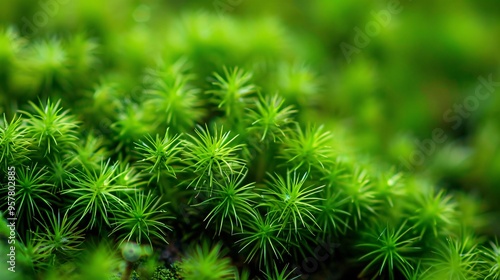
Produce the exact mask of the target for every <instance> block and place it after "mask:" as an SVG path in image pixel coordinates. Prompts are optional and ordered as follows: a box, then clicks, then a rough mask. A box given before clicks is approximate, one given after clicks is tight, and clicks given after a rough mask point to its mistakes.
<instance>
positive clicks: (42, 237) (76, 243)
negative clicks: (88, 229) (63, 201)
mask: <svg viewBox="0 0 500 280" xmlns="http://www.w3.org/2000/svg"><path fill="white" fill-rule="evenodd" d="M46 214H47V216H48V218H47V219H45V218H44V219H42V220H41V221H38V222H39V224H40V225H41V230H40V231H39V232H36V233H35V238H36V240H37V241H39V242H40V243H41V248H43V250H47V252H48V254H50V255H52V256H56V257H58V256H64V257H73V256H74V254H75V253H77V252H78V251H80V250H81V249H82V248H81V245H82V243H83V240H84V234H83V232H84V230H83V229H80V228H79V227H78V226H79V225H78V221H76V219H75V218H72V217H69V216H68V213H67V212H66V213H65V214H64V216H62V217H61V213H60V212H57V216H56V214H55V213H54V212H51V213H49V212H46ZM51 214H52V215H51Z"/></svg>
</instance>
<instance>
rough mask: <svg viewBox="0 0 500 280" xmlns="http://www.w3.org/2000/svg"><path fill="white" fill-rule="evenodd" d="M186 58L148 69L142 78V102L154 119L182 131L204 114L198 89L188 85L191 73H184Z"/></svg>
mask: <svg viewBox="0 0 500 280" xmlns="http://www.w3.org/2000/svg"><path fill="white" fill-rule="evenodd" d="M188 68H189V67H188V66H187V61H186V60H185V59H180V60H178V61H177V62H176V63H174V65H172V66H170V67H167V66H166V65H162V64H160V66H159V67H158V69H151V70H148V72H147V75H146V76H145V78H144V81H145V90H144V94H145V96H144V98H145V100H144V104H145V107H146V108H147V111H150V112H153V113H154V114H153V115H150V116H149V117H150V118H153V119H154V120H155V122H158V123H163V124H166V125H167V126H170V127H175V128H176V130H177V131H184V130H187V129H189V128H191V127H193V126H194V125H195V124H196V123H198V122H199V121H200V120H201V119H202V118H203V117H204V116H205V109H204V107H203V105H204V102H203V99H202V98H201V97H200V90H199V89H198V88H196V87H194V86H193V85H191V80H192V79H193V75H192V74H186V73H185V72H186V69H188Z"/></svg>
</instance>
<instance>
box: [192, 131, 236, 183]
mask: <svg viewBox="0 0 500 280" xmlns="http://www.w3.org/2000/svg"><path fill="white" fill-rule="evenodd" d="M195 134H196V135H197V137H196V136H193V135H191V134H188V136H189V138H191V139H186V140H185V141H184V150H183V156H184V159H185V162H186V165H187V167H186V168H185V169H184V171H188V172H192V173H193V174H194V178H193V180H192V181H191V182H190V183H189V185H188V186H191V185H194V189H195V190H196V189H197V188H199V187H202V188H203V186H204V185H205V186H207V187H208V189H209V190H210V191H212V188H213V185H214V182H215V181H216V179H217V178H221V177H223V176H224V174H225V173H227V172H229V173H233V172H239V171H240V170H242V168H243V167H244V165H245V161H244V160H242V159H241V158H240V157H239V155H238V153H239V152H240V151H241V150H242V148H243V147H244V144H236V145H233V144H232V143H231V142H233V141H234V140H235V139H236V137H237V136H234V137H233V138H230V132H229V131H227V132H224V128H223V127H221V128H220V131H219V130H218V129H217V126H214V129H213V132H210V131H209V129H208V126H205V129H203V127H201V126H198V127H197V128H195Z"/></svg>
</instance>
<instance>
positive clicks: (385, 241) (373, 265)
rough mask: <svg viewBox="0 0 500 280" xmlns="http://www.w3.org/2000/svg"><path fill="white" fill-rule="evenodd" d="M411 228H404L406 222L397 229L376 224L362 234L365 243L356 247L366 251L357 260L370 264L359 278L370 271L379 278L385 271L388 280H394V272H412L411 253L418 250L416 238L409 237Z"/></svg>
mask: <svg viewBox="0 0 500 280" xmlns="http://www.w3.org/2000/svg"><path fill="white" fill-rule="evenodd" d="M410 231H411V228H409V227H406V221H405V222H403V223H402V224H401V226H399V228H397V227H394V226H392V225H389V224H387V225H382V224H376V225H375V226H374V227H373V228H371V229H368V230H367V231H365V232H364V234H365V236H363V237H362V240H363V241H364V242H365V243H361V244H359V245H357V246H358V247H361V248H364V250H366V251H367V253H366V254H365V255H363V256H362V257H360V258H359V260H360V261H366V260H370V263H368V265H367V266H366V267H365V268H364V269H363V271H361V273H360V274H359V277H363V276H365V275H366V274H367V273H368V272H369V271H370V270H376V271H377V275H378V276H381V275H382V272H383V271H387V274H388V275H389V278H390V279H394V270H395V269H398V270H399V271H401V272H403V273H409V272H410V271H412V270H414V267H413V265H412V261H413V259H414V257H412V256H411V253H413V252H416V251H418V250H420V248H419V247H416V246H415V245H416V243H417V241H418V240H419V237H418V236H412V235H411V232H410Z"/></svg>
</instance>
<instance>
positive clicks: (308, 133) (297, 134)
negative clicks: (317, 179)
mask: <svg viewBox="0 0 500 280" xmlns="http://www.w3.org/2000/svg"><path fill="white" fill-rule="evenodd" d="M323 129H324V127H323V126H319V127H316V126H314V125H307V126H306V127H305V128H304V129H303V128H302V127H301V126H300V125H299V124H298V123H296V126H295V128H294V129H290V131H288V133H287V134H288V135H287V137H285V138H283V139H282V140H281V142H282V143H283V144H282V148H281V150H280V155H279V157H280V158H281V159H283V160H284V161H285V163H284V164H283V165H286V166H293V169H294V170H300V171H302V172H308V173H311V174H316V173H317V172H318V173H319V172H322V170H323V169H324V168H325V165H326V164H329V163H331V161H332V155H333V154H332V152H333V151H332V148H331V147H330V143H331V142H332V135H331V133H330V132H329V131H324V130H323Z"/></svg>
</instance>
